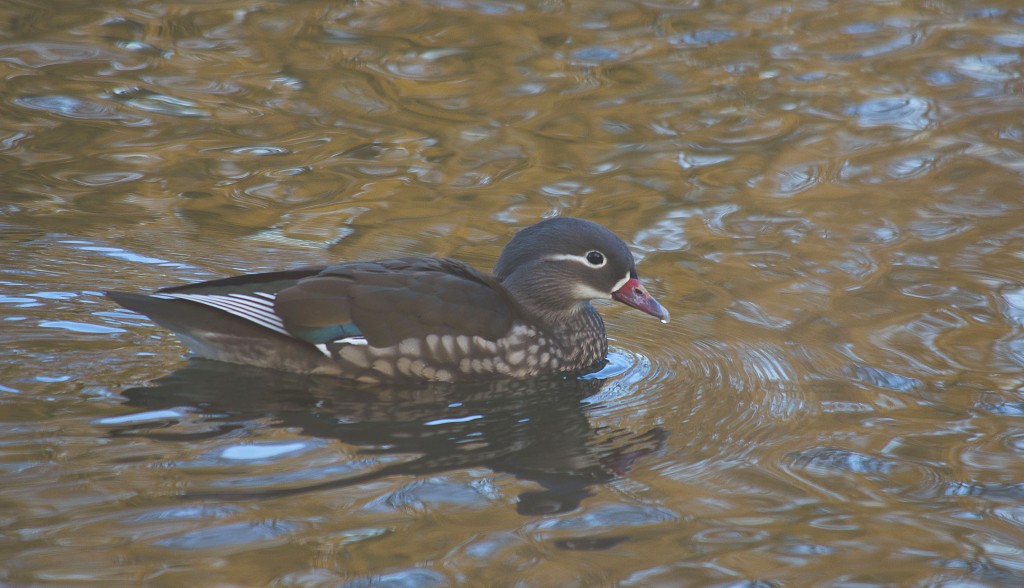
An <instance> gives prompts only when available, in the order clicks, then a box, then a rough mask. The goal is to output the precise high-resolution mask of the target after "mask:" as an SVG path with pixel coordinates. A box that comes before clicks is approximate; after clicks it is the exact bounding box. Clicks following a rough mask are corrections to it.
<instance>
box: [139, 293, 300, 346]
mask: <svg viewBox="0 0 1024 588" xmlns="http://www.w3.org/2000/svg"><path fill="white" fill-rule="evenodd" d="M154 296H157V297H159V298H180V299H182V300H191V301H192V302H198V303H200V304H205V305H206V306H210V307H213V308H216V309H218V310H223V311H224V312H226V313H229V314H232V315H234V316H237V317H239V318H243V319H245V320H247V321H251V322H254V323H256V324H258V325H260V326H262V327H266V328H268V329H271V330H272V331H277V332H278V333H281V334H282V335H288V336H291V333H289V332H288V331H286V330H285V328H284V323H283V322H281V318H280V317H278V316H277V315H276V314H274V307H273V304H274V302H273V298H262V297H261V298H256V297H254V296H249V295H246V294H154Z"/></svg>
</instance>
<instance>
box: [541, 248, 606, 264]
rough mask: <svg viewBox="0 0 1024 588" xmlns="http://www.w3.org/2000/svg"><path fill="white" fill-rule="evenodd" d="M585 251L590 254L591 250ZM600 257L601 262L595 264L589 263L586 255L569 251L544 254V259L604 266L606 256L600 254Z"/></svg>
mask: <svg viewBox="0 0 1024 588" xmlns="http://www.w3.org/2000/svg"><path fill="white" fill-rule="evenodd" d="M587 253H588V254H590V253H592V252H591V251H588V252H587ZM601 257H602V259H601V263H599V264H597V265H594V264H592V263H590V261H588V260H587V256H586V255H573V254H571V253H553V254H551V255H546V256H544V261H575V262H577V263H582V264H583V265H585V266H587V267H594V268H597V267H604V266H605V265H606V264H607V263H608V258H607V257H605V256H604V255H602V256H601Z"/></svg>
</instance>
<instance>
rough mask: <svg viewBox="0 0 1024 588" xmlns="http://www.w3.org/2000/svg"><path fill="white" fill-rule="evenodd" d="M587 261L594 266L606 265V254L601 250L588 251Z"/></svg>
mask: <svg viewBox="0 0 1024 588" xmlns="http://www.w3.org/2000/svg"><path fill="white" fill-rule="evenodd" d="M587 263H589V264H590V265H592V266H594V267H600V266H602V265H604V255H603V254H602V253H601V252H600V251H588V252H587Z"/></svg>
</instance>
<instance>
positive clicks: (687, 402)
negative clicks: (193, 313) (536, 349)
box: [0, 0, 1024, 586]
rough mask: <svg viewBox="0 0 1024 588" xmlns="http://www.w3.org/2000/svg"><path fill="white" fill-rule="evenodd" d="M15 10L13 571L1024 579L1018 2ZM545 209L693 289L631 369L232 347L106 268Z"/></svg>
mask: <svg viewBox="0 0 1024 588" xmlns="http://www.w3.org/2000/svg"><path fill="white" fill-rule="evenodd" d="M0 16H2V19H0V22H2V23H3V26H2V27H0V31H2V33H0V79H2V80H3V92H2V93H0V121H2V122H3V124H2V125H0V175H2V179H3V184H2V186H3V187H2V190H0V241H2V247H0V256H2V263H0V325H2V326H0V342H2V343H3V349H4V350H5V357H6V358H7V361H4V362H0V420H2V426H0V439H2V444H0V468H2V470H3V477H4V480H5V481H4V483H3V485H2V486H0V500H2V502H3V504H4V505H5V506H6V507H7V508H6V509H5V511H4V512H6V514H5V515H4V516H3V517H2V518H0V520H2V529H3V536H4V538H5V541H3V542H0V561H2V562H4V565H3V566H0V581H2V582H7V583H11V584H13V585H29V584H37V585H77V584H100V585H120V584H126V585H137V584H150V585H184V584H189V585H212V584H233V585H275V586H292V585H332V586H333V585H347V584H346V583H348V584H356V585H360V584H359V583H360V582H370V581H375V582H377V583H380V584H387V583H389V582H391V583H395V584H396V585H411V586H433V585H505V584H512V583H514V582H516V581H520V582H521V583H522V584H523V585H531V586H553V585H567V586H571V585H578V586H591V585H609V584H617V585H633V586H653V585H672V586H678V585H712V584H715V585H718V584H726V585H749V586H753V585H761V584H758V582H761V583H766V584H771V585H775V584H778V585H794V586H806V585H835V584H862V585H914V584H921V585H943V584H954V583H963V584H970V585H985V586H1004V585H1019V584H1021V583H1022V576H1024V564H1022V562H1024V552H1022V550H1021V546H1020V540H1019V538H1020V536H1021V533H1022V525H1024V511H1022V510H1021V506H1020V505H1021V501H1022V497H1024V468H1022V467H1021V465H1020V464H1021V463H1024V460H1022V459H1021V458H1022V453H1024V426H1022V423H1024V421H1022V417H1024V395H1022V379H1021V371H1022V365H1024V337H1022V325H1024V286H1022V285H1021V284H1022V281H1024V272H1022V271H1021V267H1022V254H1021V243H1024V215H1022V200H1021V194H1022V192H1024V190H1022V188H1024V181H1022V179H1021V173H1022V164H1021V162H1022V161H1024V123H1022V122H1021V121H1024V116H1022V115H1024V102H1022V100H1021V95H1022V90H1024V82H1022V77H1021V71H1024V68H1022V64H1021V48H1022V47H1024V33H1022V31H1024V10H1022V9H1021V7H1020V6H1018V3H1016V2H1010V1H999V0H996V1H994V2H984V3H982V2H925V1H913V0H904V1H898V2H887V3H848V4H842V3H821V2H789V3H778V2H771V1H766V0H749V1H743V2H657V1H638V2H618V1H583V2H572V3H567V2H558V1H549V0H543V1H539V2H489V1H481V2H465V1H457V0H439V1H420V0H415V1H408V2H364V3H335V2H326V1H324V0H308V1H302V2H286V3H275V2H262V3H256V2H251V1H248V0H223V1H220V0H218V1H213V2H204V3H191V2H167V1H159V0H148V1H144V2H134V3H122V2H104V1H100V2H92V3H85V4H83V3H77V2H21V3H14V4H7V5H3V6H0ZM551 214H566V215H576V216H583V217H586V218H590V219H592V220H595V221H598V222H601V223H603V224H605V225H607V226H609V227H611V228H612V229H614V230H615V231H616V232H617V233H619V234H620V235H622V236H623V237H624V238H625V239H626V240H627V242H629V243H630V245H631V246H632V247H633V249H634V251H635V252H636V254H637V258H638V260H639V263H640V265H639V268H640V272H641V273H642V275H643V276H644V278H645V283H647V284H648V285H649V288H650V289H651V291H652V293H653V294H654V295H656V296H657V298H658V299H659V300H661V301H662V302H664V303H665V306H666V307H667V308H669V310H670V311H671V312H672V314H673V322H672V323H671V324H670V325H667V326H666V325H661V324H659V323H658V322H657V321H654V320H647V318H648V317H642V316H639V315H638V314H637V313H634V312H630V311H627V310H625V309H624V308H616V307H611V306H603V307H602V308H601V310H602V312H603V313H604V314H605V317H606V319H607V323H608V325H609V333H610V336H611V339H612V344H613V347H614V348H615V352H614V354H613V356H612V358H611V359H612V360H613V362H612V363H613V365H612V367H611V369H610V371H609V372H608V373H607V374H605V375H606V376H607V377H606V379H603V380H601V381H587V382H582V383H581V382H568V383H567V382H560V383H550V382H549V383H547V384H544V385H533V386H527V387H526V388H522V389H513V390H501V391H499V392H497V393H490V392H488V393H483V392H482V391H481V390H474V391H466V390H459V391H451V390H448V391H444V392H439V391H437V390H419V391H414V392H409V391H407V392H405V393H404V394H409V395H410V396H409V397H406V396H403V395H402V394H399V393H397V392H394V391H381V390H378V391H376V392H375V393H373V394H369V393H367V392H366V391H356V390H351V389H342V390H333V389H331V387H330V386H327V387H326V388H325V387H324V385H323V384H322V383H319V384H316V383H311V382H308V381H305V380H301V379H300V380H298V381H295V380H292V379H289V378H287V377H285V376H268V375H253V374H251V373H249V372H244V371H231V370H228V371H227V372H224V371H223V366H221V367H211V366H209V365H206V364H202V363H201V362H199V363H198V364H197V363H196V362H192V363H189V362H187V361H186V360H184V359H183V349H182V347H181V346H180V345H179V344H178V343H177V342H176V341H175V340H174V338H173V337H172V336H170V335H169V334H167V333H165V332H163V331H162V330H161V329H159V328H157V327H155V326H153V325H152V324H151V323H149V322H148V321H146V320H144V319H141V318H140V317H138V316H136V315H132V314H130V313H127V312H125V311H122V310H119V309H117V308H115V307H114V306H113V305H112V304H111V303H110V302H109V301H108V300H106V299H105V298H104V297H103V296H102V294H101V292H102V291H103V290H106V289H122V290H124V289H127V290H139V291H146V290H151V289H153V288H156V287H160V286H166V285H171V284H176V283H183V282H186V281H197V280H200V279H208V278H213V277H218V276H224V275H228V274H232V273H237V272H255V271H264V270H270V269H280V268H286V267H291V266H299V265H305V264H313V263H324V262H327V261H332V260H342V259H369V258H377V257H386V256H392V255H401V254H408V253H431V254H439V255H450V256H454V257H458V258H460V259H463V260H466V261H468V262H471V263H473V264H476V265H478V266H480V267H483V268H489V267H490V266H491V264H492V263H493V261H494V260H495V259H496V257H497V254H498V252H499V251H500V249H501V247H502V246H503V245H504V243H505V242H506V241H507V240H508V238H509V236H510V235H511V234H512V233H513V232H514V231H515V230H516V229H517V228H520V227H522V226H525V225H527V224H530V223H532V222H535V221H536V220H537V219H538V218H540V217H543V216H547V215H551ZM246 374H248V375H246ZM278 378H280V379H278ZM390 394H395V395H390Z"/></svg>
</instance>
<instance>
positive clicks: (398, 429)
mask: <svg viewBox="0 0 1024 588" xmlns="http://www.w3.org/2000/svg"><path fill="white" fill-rule="evenodd" d="M602 385H603V380H598V379H576V378H564V377H547V378H537V379H532V380H514V381H496V382H487V383H479V384H459V385H421V386H418V387H401V388H399V387H380V386H374V387H370V386H365V385H354V384H351V383H347V382H343V381H339V380H337V379H333V378H320V377H305V376H296V375H292V374H287V373H281V372H274V371H266V370H259V369H253V368H246V367H240V366H233V365H228V364H222V363H218V362H210V361H203V360H192V361H191V362H190V363H189V364H188V365H187V367H185V368H182V369H180V370H177V371H175V372H173V373H171V374H169V375H167V376H165V377H163V378H160V379H158V380H156V381H154V382H152V383H151V384H150V385H148V386H144V387H137V388H131V389H128V390H126V391H125V392H124V393H123V394H124V396H125V397H126V398H127V399H128V404H129V405H130V406H135V407H140V408H143V409H145V410H146V411H153V410H160V409H169V408H181V407H188V408H191V409H194V410H196V411H198V412H200V413H202V414H204V415H205V416H204V417H202V418H203V420H204V422H205V423H206V424H209V425H214V424H216V426H215V427H212V429H211V428H207V429H205V430H204V431H203V432H202V433H181V434H176V433H174V432H173V428H174V427H173V425H174V424H176V420H175V419H174V418H172V417H169V418H168V419H167V420H165V421H156V422H154V421H152V420H148V421H145V422H140V423H137V424H131V425H128V426H125V427H120V428H117V429H113V430H111V433H110V434H111V435H113V436H143V437H146V438H150V439H158V440H162V441H179V442H189V441H197V440H200V439H203V438H211V437H219V436H222V435H226V434H229V433H230V432H231V431H234V430H238V429H240V428H251V427H256V426H260V427H264V426H268V425H267V423H268V421H269V422H270V423H272V424H271V425H270V426H276V427H286V428H291V429H295V430H298V431H300V432H301V434H303V435H307V436H310V437H316V438H321V439H337V440H340V441H342V442H344V443H347V444H350V445H354V446H357V447H359V448H360V454H361V457H363V458H368V457H369V458H372V457H373V456H386V455H403V456H409V455H414V456H418V457H413V458H411V459H408V460H406V461H402V462H399V463H386V464H385V465H379V466H378V467H376V469H371V470H370V471H366V470H365V469H361V470H359V472H358V473H356V474H351V475H348V476H346V477H342V478H336V477H335V478H331V479H329V480H324V481H322V482H317V483H314V484H310V485H305V486H302V487H287V488H265V489H262V488H261V489H256V490H252V489H246V490H241V489H240V490H239V491H236V492H232V491H217V492H195V493H187V494H186V495H185V496H184V497H185V498H196V499H199V498H204V499H225V500H238V499H245V498H253V499H258V498H274V497H282V496H289V495H294V494H301V493H306V492H315V491H319V490H327V489H334V488H342V487H347V486H352V485H355V484H361V483H365V482H370V481H374V480H379V479H382V478H386V477H390V476H419V475H425V474H433V473H438V472H445V471H450V470H457V469H464V468H473V467H486V468H489V469H491V470H492V471H495V472H507V473H509V474H512V475H514V476H516V477H517V478H519V479H521V480H529V481H533V482H536V483H537V484H538V485H539V486H540V489H539V490H533V491H528V492H523V493H522V494H520V496H519V502H518V506H517V510H518V511H519V512H520V513H521V514H525V515H541V514H551V513H558V512H567V511H571V510H574V509H576V508H577V507H578V506H579V505H580V503H581V502H582V501H583V500H584V499H585V498H587V497H588V496H591V495H592V491H591V490H590V488H591V487H592V486H594V485H596V484H602V483H606V482H608V481H611V480H613V479H615V478H616V477H619V476H622V475H625V474H626V473H627V472H628V471H629V470H630V468H631V467H632V465H633V464H634V463H635V462H636V460H638V459H640V458H642V457H643V456H645V455H648V454H650V453H652V452H655V451H657V450H658V449H660V448H661V446H662V445H663V442H664V439H665V432H664V431H663V430H662V429H652V430H649V431H646V432H644V433H641V434H635V433H632V432H630V431H625V430H611V429H608V428H603V427H594V426H593V425H592V424H591V422H590V420H589V419H588V417H587V410H588V407H587V406H586V405H585V404H584V403H583V402H582V401H583V399H585V398H586V397H588V396H591V395H593V394H594V393H596V392H597V391H598V390H600V389H601V386H602ZM127 422H130V421H127ZM383 461H388V460H383Z"/></svg>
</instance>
